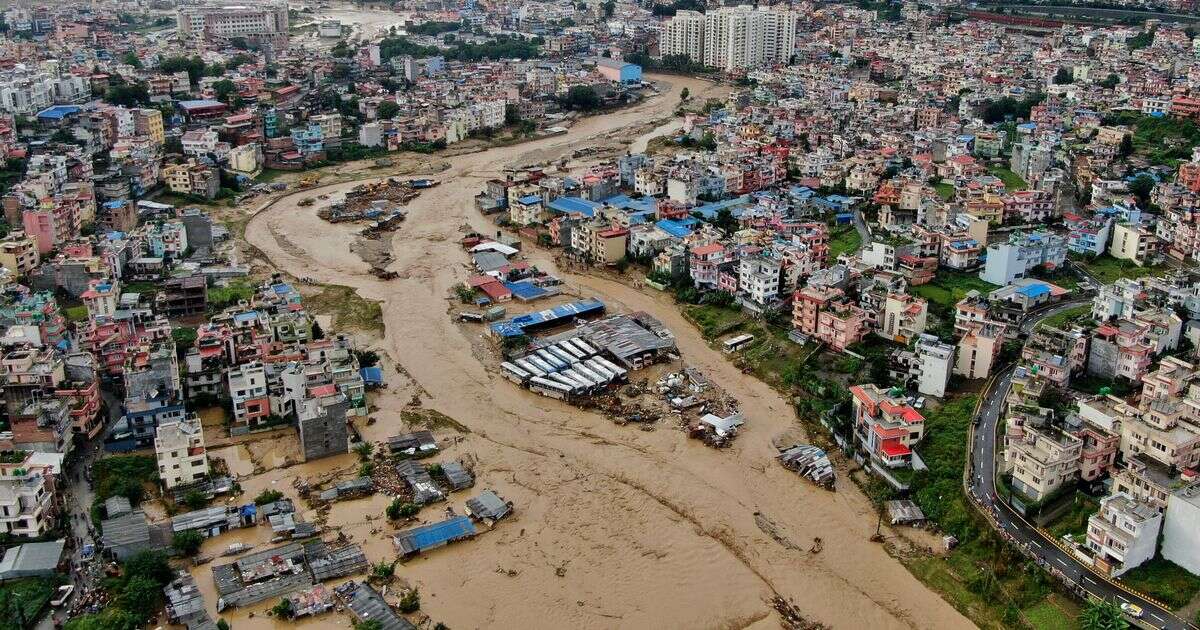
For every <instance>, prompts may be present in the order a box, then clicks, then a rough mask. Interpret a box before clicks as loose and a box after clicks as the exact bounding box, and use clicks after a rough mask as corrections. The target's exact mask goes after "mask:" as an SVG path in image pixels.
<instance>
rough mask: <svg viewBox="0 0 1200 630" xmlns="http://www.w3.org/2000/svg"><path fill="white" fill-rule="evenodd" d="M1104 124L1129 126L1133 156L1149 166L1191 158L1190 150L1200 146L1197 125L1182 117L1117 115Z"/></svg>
mask: <svg viewBox="0 0 1200 630" xmlns="http://www.w3.org/2000/svg"><path fill="white" fill-rule="evenodd" d="M1104 124H1106V125H1127V126H1129V127H1132V128H1133V141H1132V144H1133V152H1134V154H1135V155H1138V156H1140V157H1142V158H1145V159H1146V161H1148V162H1149V163H1150V164H1152V165H1168V166H1173V165H1175V164H1177V163H1178V162H1179V161H1180V160H1186V159H1188V158H1189V157H1191V155H1192V149H1193V148H1194V147H1196V146H1198V145H1200V125H1197V124H1196V123H1195V122H1194V121H1191V120H1187V119H1184V118H1173V117H1168V116H1164V117H1161V118H1160V117H1158V116H1147V115H1145V114H1142V113H1140V112H1117V113H1114V114H1112V115H1110V116H1107V117H1106V118H1105V119H1104Z"/></svg>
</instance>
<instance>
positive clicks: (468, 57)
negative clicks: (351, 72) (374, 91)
mask: <svg viewBox="0 0 1200 630" xmlns="http://www.w3.org/2000/svg"><path fill="white" fill-rule="evenodd" d="M540 54H541V40H540V39H534V40H532V41H526V40H524V39H521V38H519V37H509V36H498V37H496V38H495V39H493V40H492V41H490V42H487V43H484V44H471V43H465V42H463V43H458V44H457V45H455V46H452V47H451V48H449V49H446V50H443V49H441V48H438V47H436V46H423V45H421V44H418V43H416V42H414V41H412V40H410V39H408V38H407V37H386V38H384V39H383V41H381V42H380V43H379V56H380V57H382V58H383V59H385V60H386V59H391V58H393V57H399V56H402V55H411V56H413V57H436V56H439V55H440V56H442V57H445V58H446V59H447V60H453V61H468V62H470V61H483V60H484V59H535V58H537V57H538V56H539V55H540Z"/></svg>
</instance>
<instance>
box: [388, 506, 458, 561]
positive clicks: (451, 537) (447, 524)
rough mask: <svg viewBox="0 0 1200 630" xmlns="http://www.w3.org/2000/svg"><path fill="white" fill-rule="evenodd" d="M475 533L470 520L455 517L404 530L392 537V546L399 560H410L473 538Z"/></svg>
mask: <svg viewBox="0 0 1200 630" xmlns="http://www.w3.org/2000/svg"><path fill="white" fill-rule="evenodd" d="M475 533H476V530H475V524H474V523H472V522H471V519H470V518H467V517H466V516H455V517H453V518H450V519H447V520H445V521H442V522H440V523H432V524H429V525H422V526H420V527H414V528H412V529H407V530H404V531H402V532H400V533H399V534H396V535H395V536H393V537H392V544H393V545H395V547H396V552H397V553H398V554H400V557H401V558H411V557H412V556H415V555H417V554H420V553H421V552H424V551H428V550H430V549H436V548H437V547H441V546H443V545H448V544H450V543H452V542H456V541H459V540H466V539H468V538H474V537H475Z"/></svg>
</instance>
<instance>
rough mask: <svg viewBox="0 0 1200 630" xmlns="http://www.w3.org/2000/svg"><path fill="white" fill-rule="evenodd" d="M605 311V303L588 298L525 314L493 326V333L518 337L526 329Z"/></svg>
mask: <svg viewBox="0 0 1200 630" xmlns="http://www.w3.org/2000/svg"><path fill="white" fill-rule="evenodd" d="M603 311H604V302H601V301H600V300H597V299H595V298H588V299H586V300H580V301H578V302H568V303H567V304H560V305H558V306H555V307H553V308H549V309H546V310H544V311H537V312H534V313H525V314H524V315H517V316H516V317H514V318H512V319H509V320H505V321H502V322H496V323H494V324H492V332H494V333H496V334H497V335H500V336H502V337H516V336H518V335H523V334H525V331H526V329H531V328H537V327H539V326H552V325H554V324H558V323H560V322H565V321H568V320H571V319H574V318H576V317H578V316H580V315H590V314H592V313H599V312H603Z"/></svg>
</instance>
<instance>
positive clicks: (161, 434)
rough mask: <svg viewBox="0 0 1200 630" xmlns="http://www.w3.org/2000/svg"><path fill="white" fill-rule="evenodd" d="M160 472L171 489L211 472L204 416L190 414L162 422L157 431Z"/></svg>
mask: <svg viewBox="0 0 1200 630" xmlns="http://www.w3.org/2000/svg"><path fill="white" fill-rule="evenodd" d="M154 454H155V456H156V457H157V458H158V476H159V477H161V478H162V481H163V485H164V486H166V488H167V489H168V490H170V489H172V488H177V487H179V486H186V485H188V484H192V483H195V482H197V481H200V480H201V479H204V478H205V477H207V476H208V452H207V451H206V449H205V448H204V431H203V429H202V428H201V426H200V418H199V417H197V416H194V415H193V416H189V417H187V418H184V419H182V420H176V421H174V422H164V423H162V424H160V425H158V430H157V433H155V435H154Z"/></svg>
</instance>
